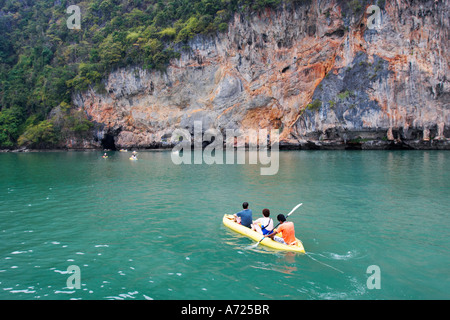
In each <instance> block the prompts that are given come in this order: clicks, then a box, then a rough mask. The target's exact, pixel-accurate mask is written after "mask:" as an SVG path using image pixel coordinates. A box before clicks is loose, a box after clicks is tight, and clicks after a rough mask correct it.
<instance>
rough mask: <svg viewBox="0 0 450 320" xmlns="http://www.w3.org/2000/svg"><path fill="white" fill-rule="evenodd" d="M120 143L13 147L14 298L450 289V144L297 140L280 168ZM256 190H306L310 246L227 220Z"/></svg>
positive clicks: (418, 294)
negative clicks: (179, 156) (275, 245)
mask: <svg viewBox="0 0 450 320" xmlns="http://www.w3.org/2000/svg"><path fill="white" fill-rule="evenodd" d="M109 154H110V157H109V158H108V159H102V158H101V155H102V153H100V152H51V153H50V152H49V153H47V152H45V153H44V152H43V153H26V154H12V153H7V154H5V153H4V154H0V299H167V300H168V299H190V300H192V299H193V300H195V299H258V300H259V299H449V298H450V271H449V270H450V269H449V268H448V267H449V262H450V254H449V239H450V237H449V235H450V231H449V230H450V219H449V211H450V210H449V208H450V200H449V193H450V192H449V190H450V173H449V172H450V153H449V152H446V151H406V152H403V151H290V152H287V151H286V152H280V167H279V172H278V174H277V175H274V176H261V175H260V167H259V166H258V165H237V164H235V165H206V164H202V165H180V166H177V165H174V164H173V163H172V161H171V154H170V152H140V153H139V160H138V161H136V162H132V161H130V160H129V159H128V158H129V156H130V153H119V152H115V153H114V152H110V153H109ZM243 201H248V202H249V203H250V207H251V209H253V212H254V216H255V217H259V216H260V213H261V211H262V209H263V208H269V209H270V210H271V212H272V216H276V215H277V214H278V213H287V212H289V211H290V210H291V209H292V208H293V207H294V206H295V205H297V204H298V203H300V202H302V203H303V206H302V207H300V208H299V209H298V210H297V211H296V212H295V213H294V214H293V215H292V216H291V217H290V220H291V221H293V222H294V223H295V227H296V234H297V237H299V238H300V239H301V240H302V241H303V243H304V246H305V249H306V251H307V254H306V255H298V254H289V253H283V252H275V251H272V250H270V249H266V248H264V247H262V246H258V247H257V248H256V249H248V247H249V246H250V245H251V244H252V241H251V240H249V239H248V238H245V237H242V236H240V235H238V234H235V233H234V232H232V231H230V230H228V229H227V228H226V227H224V226H223V224H222V216H223V214H225V213H235V212H237V211H239V210H240V209H241V203H242V202H243ZM70 265H76V266H78V267H79V268H80V275H81V289H70V288H67V284H66V281H67V279H68V277H69V276H70V274H68V273H67V268H68V267H69V266H70ZM371 265H376V266H378V267H379V268H380V284H381V288H380V289H369V288H368V287H367V280H368V278H369V276H370V275H371V274H370V273H367V268H368V267H369V266H371Z"/></svg>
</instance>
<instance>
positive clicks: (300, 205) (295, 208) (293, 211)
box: [286, 203, 303, 218]
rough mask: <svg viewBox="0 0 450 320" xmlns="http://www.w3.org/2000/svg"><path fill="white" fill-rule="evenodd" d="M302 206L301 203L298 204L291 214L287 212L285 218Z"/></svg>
mask: <svg viewBox="0 0 450 320" xmlns="http://www.w3.org/2000/svg"><path fill="white" fill-rule="evenodd" d="M302 205H303V203H299V204H298V205H296V206H295V208H294V209H292V210H291V212H289V213H288V214H287V215H286V218H287V217H289V216H290V215H291V214H292V213H294V211H295V210H297V209H298V208H299V207H300V206H302Z"/></svg>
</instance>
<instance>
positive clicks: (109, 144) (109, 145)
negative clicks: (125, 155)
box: [102, 134, 116, 151]
mask: <svg viewBox="0 0 450 320" xmlns="http://www.w3.org/2000/svg"><path fill="white" fill-rule="evenodd" d="M102 148H103V149H107V150H112V151H115V150H116V142H115V139H114V136H113V135H112V134H105V135H104V137H103V139H102Z"/></svg>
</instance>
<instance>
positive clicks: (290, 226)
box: [266, 214, 297, 245]
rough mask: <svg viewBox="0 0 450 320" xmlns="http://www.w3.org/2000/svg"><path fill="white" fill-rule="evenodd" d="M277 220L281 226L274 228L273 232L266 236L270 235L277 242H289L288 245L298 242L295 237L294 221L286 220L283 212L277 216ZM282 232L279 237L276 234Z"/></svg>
mask: <svg viewBox="0 0 450 320" xmlns="http://www.w3.org/2000/svg"><path fill="white" fill-rule="evenodd" d="M277 220H278V222H279V223H280V226H279V227H278V228H276V229H274V230H273V232H272V233H270V234H268V235H266V237H270V238H271V239H272V240H275V241H276V242H279V243H282V244H287V245H293V244H295V243H296V242H297V239H296V238H295V229H294V223H293V222H290V221H286V217H285V216H284V215H282V214H279V215H278V216H277ZM279 232H281V234H282V236H281V237H279V236H277V235H276V234H277V233H279Z"/></svg>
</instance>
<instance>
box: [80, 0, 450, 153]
mask: <svg viewBox="0 0 450 320" xmlns="http://www.w3.org/2000/svg"><path fill="white" fill-rule="evenodd" d="M365 9H366V8H364V7H362V8H359V9H358V8H357V9H355V8H351V7H349V4H348V2H345V1H339V0H329V1H307V2H305V3H304V4H298V5H294V4H286V5H284V6H283V7H282V8H279V9H277V10H269V9H267V10H265V11H263V12H261V13H259V14H256V13H255V14H252V15H251V16H245V15H240V14H236V15H235V16H234V18H233V20H232V21H231V22H230V23H229V30H228V32H227V33H224V34H220V35H218V36H217V37H215V38H211V37H205V36H198V37H196V38H194V39H193V40H192V41H191V42H190V43H189V45H190V48H191V50H189V52H186V51H184V52H182V55H181V58H180V59H179V60H174V61H172V63H171V65H170V66H169V67H168V68H167V70H166V72H163V73H161V72H158V71H148V70H143V69H141V68H139V67H129V68H126V69H121V70H116V71H114V72H112V73H111V74H110V75H109V77H108V79H105V81H104V84H105V88H106V93H99V92H96V91H93V90H89V91H87V92H83V93H80V94H77V95H76V96H74V99H73V101H74V104H75V105H77V106H78V107H79V108H83V109H84V110H85V112H86V113H87V115H88V117H89V118H90V119H91V120H92V121H94V122H96V123H98V124H99V125H100V127H101V130H99V131H97V132H96V133H95V135H96V139H97V140H98V141H99V143H100V142H101V141H103V142H105V141H109V144H113V145H115V146H116V147H117V148H130V147H136V148H154V147H164V146H170V141H169V139H170V137H171V135H172V132H173V131H174V130H175V129H184V128H187V129H189V130H193V125H194V122H195V121H201V122H202V125H203V129H204V130H207V129H209V128H217V129H219V130H222V131H223V132H224V131H225V130H226V129H240V130H244V131H245V130H246V129H258V128H267V129H280V132H281V136H280V145H281V147H284V148H309V149H310V148H313V149H320V148H332V149H335V148H342V149H344V148H356V149H386V148H410V149H411V148H424V149H433V148H436V149H439V148H441V149H450V141H449V140H448V138H450V113H449V111H450V82H449V79H448V77H447V74H449V65H450V58H449V57H450V55H449V43H450V41H449V39H450V34H449V30H450V29H449V27H450V26H449V19H448V15H449V11H450V10H449V1H448V0H436V1H435V0H429V1H425V0H424V1H418V0H417V1H413V0H410V1H386V2H385V5H384V7H382V8H381V20H380V21H377V24H375V28H368V27H367V26H368V24H369V25H370V26H371V27H372V26H373V23H372V20H371V19H372V18H373V14H371V13H370V11H369V13H366V11H365ZM371 23H372V24H371ZM104 144H105V143H104Z"/></svg>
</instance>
